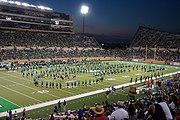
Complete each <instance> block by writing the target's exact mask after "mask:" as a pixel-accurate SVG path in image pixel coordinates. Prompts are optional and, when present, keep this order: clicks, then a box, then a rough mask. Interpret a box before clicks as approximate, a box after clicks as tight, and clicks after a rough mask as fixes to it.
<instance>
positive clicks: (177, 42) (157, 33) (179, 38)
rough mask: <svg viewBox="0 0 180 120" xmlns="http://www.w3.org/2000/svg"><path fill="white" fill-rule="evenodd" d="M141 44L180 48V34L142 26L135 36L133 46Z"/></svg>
mask: <svg viewBox="0 0 180 120" xmlns="http://www.w3.org/2000/svg"><path fill="white" fill-rule="evenodd" d="M140 46H141V47H146V46H148V47H149V48H153V47H155V46H157V47H160V48H178V47H180V34H177V33H170V32H165V31H161V30H157V29H153V28H148V27H143V26H140V27H139V28H138V30H137V32H136V34H135V36H134V39H133V42H132V43H131V47H140Z"/></svg>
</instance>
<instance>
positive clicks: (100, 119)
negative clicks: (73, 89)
mask: <svg viewBox="0 0 180 120" xmlns="http://www.w3.org/2000/svg"><path fill="white" fill-rule="evenodd" d="M93 120H108V118H107V117H106V116H105V115H97V116H96V117H95V118H94V119H93Z"/></svg>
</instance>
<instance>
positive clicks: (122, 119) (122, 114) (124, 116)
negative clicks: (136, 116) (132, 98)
mask: <svg viewBox="0 0 180 120" xmlns="http://www.w3.org/2000/svg"><path fill="white" fill-rule="evenodd" d="M123 105H124V104H123V103H122V102H120V101H118V102H117V107H118V109H117V110H115V111H114V112H112V114H111V118H110V120H128V119H129V115H128V112H127V111H126V110H125V109H123Z"/></svg>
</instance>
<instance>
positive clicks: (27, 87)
mask: <svg viewBox="0 0 180 120" xmlns="http://www.w3.org/2000/svg"><path fill="white" fill-rule="evenodd" d="M0 78H2V79H4V80H6V81H9V82H12V83H15V84H18V85H21V86H24V87H27V88H29V89H32V90H35V91H39V90H38V89H35V88H32V87H29V86H26V85H23V84H21V83H18V82H14V81H11V80H8V79H6V78H4V77H0ZM45 94H47V95H50V96H53V97H55V98H60V97H58V96H56V95H52V94H49V93H45Z"/></svg>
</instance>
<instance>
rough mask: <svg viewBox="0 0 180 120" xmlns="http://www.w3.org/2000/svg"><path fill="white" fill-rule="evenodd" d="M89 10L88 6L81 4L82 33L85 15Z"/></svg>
mask: <svg viewBox="0 0 180 120" xmlns="http://www.w3.org/2000/svg"><path fill="white" fill-rule="evenodd" d="M88 11H89V7H88V6H84V5H83V6H81V14H83V35H84V24H85V16H86V14H87V13H88Z"/></svg>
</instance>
